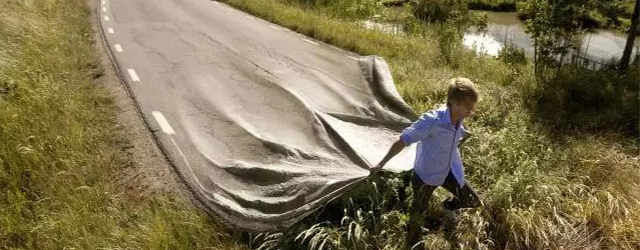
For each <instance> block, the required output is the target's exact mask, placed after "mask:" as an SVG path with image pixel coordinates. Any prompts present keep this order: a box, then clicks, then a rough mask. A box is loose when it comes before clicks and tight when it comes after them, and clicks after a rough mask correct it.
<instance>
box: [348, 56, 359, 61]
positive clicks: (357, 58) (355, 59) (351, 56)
mask: <svg viewBox="0 0 640 250" xmlns="http://www.w3.org/2000/svg"><path fill="white" fill-rule="evenodd" d="M349 58H351V59H353V60H358V58H355V57H353V56H349Z"/></svg>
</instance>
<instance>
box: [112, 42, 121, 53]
mask: <svg viewBox="0 0 640 250" xmlns="http://www.w3.org/2000/svg"><path fill="white" fill-rule="evenodd" d="M113 47H114V48H116V51H118V52H122V46H120V44H114V45H113Z"/></svg>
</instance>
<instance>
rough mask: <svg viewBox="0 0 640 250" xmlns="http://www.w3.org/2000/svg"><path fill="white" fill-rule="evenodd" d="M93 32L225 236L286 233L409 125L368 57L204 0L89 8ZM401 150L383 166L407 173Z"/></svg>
mask: <svg viewBox="0 0 640 250" xmlns="http://www.w3.org/2000/svg"><path fill="white" fill-rule="evenodd" d="M100 2H101V3H100V5H99V7H98V8H99V9H98V10H97V11H98V12H99V16H100V22H101V31H102V33H103V37H104V38H105V44H106V45H108V46H109V49H110V51H111V55H112V58H113V59H114V60H113V62H114V64H115V66H116V67H117V68H118V70H119V73H120V75H121V77H122V78H123V81H125V83H126V84H127V85H128V88H129V90H130V93H131V95H132V96H133V98H134V99H135V101H136V103H137V105H138V107H139V111H140V113H141V114H142V116H143V118H144V119H145V122H146V123H147V126H148V127H149V128H150V130H151V131H152V132H153V133H154V135H155V136H156V138H157V140H158V143H159V144H160V146H161V148H162V149H163V151H164V152H165V154H166V155H167V157H168V158H169V160H170V161H171V162H172V165H173V166H174V167H175V169H176V172H177V173H178V174H179V175H180V177H181V178H182V179H183V180H184V181H185V183H186V184H187V186H189V187H190V190H191V191H192V192H193V194H194V195H195V196H196V197H197V198H198V199H199V200H200V201H201V202H203V204H204V205H205V206H206V207H207V208H208V209H209V210H210V212H212V213H213V214H214V215H216V217H217V218H219V219H220V220H221V221H223V222H225V223H226V224H227V225H229V226H231V227H235V228H238V229H241V230H248V231H264V230H273V229H277V228H282V227H286V226H289V225H291V224H293V223H295V222H296V221H298V220H300V219H302V218H304V216H306V215H308V214H309V213H311V212H313V211H314V210H315V209H317V208H319V207H320V206H322V205H323V204H326V203H327V202H328V201H330V200H332V199H334V198H336V197H338V196H339V195H340V194H342V193H343V192H344V191H345V190H347V189H348V188H349V187H351V186H353V185H354V184H356V183H357V182H359V181H361V180H363V179H364V178H366V177H367V176H368V175H369V168H370V167H372V166H374V165H375V164H376V163H377V162H378V161H379V160H380V159H382V157H383V154H384V153H385V152H386V150H388V148H389V147H390V145H391V143H392V142H393V141H394V140H396V139H397V138H398V132H399V131H400V130H401V129H402V128H403V127H404V126H406V125H407V124H409V123H410V122H411V120H412V119H414V118H415V114H413V112H412V111H411V110H410V108H409V107H408V106H407V105H406V104H405V103H404V102H403V101H402V99H401V98H400V97H399V95H398V93H397V91H396V89H395V86H394V85H393V82H392V79H391V75H390V73H389V72H388V67H387V65H386V63H385V62H384V61H383V60H381V59H380V58H377V57H373V56H367V57H360V56H358V55H356V54H353V53H350V52H346V51H343V50H340V49H338V48H336V47H333V46H330V45H327V44H324V43H321V42H318V41H315V40H313V39H312V38H308V37H305V36H303V35H300V34H298V33H295V32H292V31H290V30H288V29H286V28H283V27H280V26H277V25H274V24H272V23H269V22H266V21H264V20H261V19H259V18H256V17H252V16H250V15H248V14H246V13H243V12H241V11H238V10H235V9H233V8H231V7H229V6H227V5H225V4H222V3H218V2H215V1H209V0H153V1H152V0H100ZM412 161H413V154H412V153H411V149H407V150H405V151H404V152H403V153H401V154H400V155H399V156H397V157H396V158H395V159H394V160H392V161H391V162H390V163H389V164H388V168H389V169H391V170H395V171H401V170H406V169H410V168H411V163H412Z"/></svg>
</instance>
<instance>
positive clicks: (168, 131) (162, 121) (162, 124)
mask: <svg viewBox="0 0 640 250" xmlns="http://www.w3.org/2000/svg"><path fill="white" fill-rule="evenodd" d="M151 114H153V117H155V118H156V121H157V122H158V124H159V125H160V128H162V131H164V133H165V134H168V135H172V134H175V133H176V132H175V131H173V128H172V127H171V125H169V122H168V121H167V119H166V118H164V115H162V113H160V112H159V111H153V112H151Z"/></svg>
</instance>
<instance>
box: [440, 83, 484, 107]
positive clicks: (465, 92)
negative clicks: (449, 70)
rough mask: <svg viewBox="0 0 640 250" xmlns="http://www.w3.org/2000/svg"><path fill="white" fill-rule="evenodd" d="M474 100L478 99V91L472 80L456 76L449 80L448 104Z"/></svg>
mask: <svg viewBox="0 0 640 250" xmlns="http://www.w3.org/2000/svg"><path fill="white" fill-rule="evenodd" d="M464 100H472V101H474V102H477V101H478V91H477V90H476V87H475V85H474V84H473V82H472V81H471V80H469V79H468V78H464V77H456V78H453V79H451V81H449V90H448V91H447V106H451V104H452V103H454V102H456V103H458V102H460V101H464Z"/></svg>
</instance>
